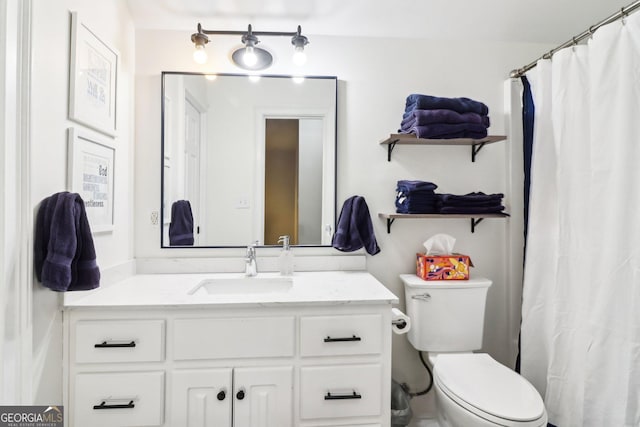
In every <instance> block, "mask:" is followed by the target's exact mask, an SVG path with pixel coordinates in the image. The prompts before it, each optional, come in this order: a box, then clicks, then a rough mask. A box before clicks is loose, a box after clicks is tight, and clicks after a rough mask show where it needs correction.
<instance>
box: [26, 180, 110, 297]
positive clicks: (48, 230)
mask: <svg viewBox="0 0 640 427" xmlns="http://www.w3.org/2000/svg"><path fill="white" fill-rule="evenodd" d="M34 264H35V270H36V277H37V278H38V280H39V281H40V282H41V283H42V284H43V285H44V286H46V287H47V288H49V289H52V290H54V291H61V292H64V291H82V290H89V289H94V288H97V287H98V286H100V269H99V268H98V265H97V263H96V251H95V247H94V245H93V237H92V236H91V228H90V227H89V220H88V219H87V213H86V211H85V207H84V201H83V200H82V198H81V197H80V195H79V194H76V193H69V192H67V191H64V192H61V193H56V194H54V195H52V196H50V197H48V198H46V199H44V200H43V201H42V202H41V203H40V208H39V209H38V213H37V216H36V230H35V239H34Z"/></svg>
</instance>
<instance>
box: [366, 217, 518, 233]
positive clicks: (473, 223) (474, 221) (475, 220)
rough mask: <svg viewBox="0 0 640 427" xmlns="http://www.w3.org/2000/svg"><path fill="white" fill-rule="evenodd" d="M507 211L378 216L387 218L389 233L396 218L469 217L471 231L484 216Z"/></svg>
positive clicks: (473, 230)
mask: <svg viewBox="0 0 640 427" xmlns="http://www.w3.org/2000/svg"><path fill="white" fill-rule="evenodd" d="M508 216H509V214H507V213H504V212H503V213H486V214H480V213H478V214H402V213H379V214H378V218H382V219H386V220H387V234H390V233H391V224H393V222H394V221H395V220H396V219H420V218H422V219H425V218H429V219H451V218H469V219H470V220H471V232H472V233H473V232H475V228H476V225H478V224H480V222H482V220H483V219H485V218H507V217H508Z"/></svg>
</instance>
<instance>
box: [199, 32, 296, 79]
mask: <svg viewBox="0 0 640 427" xmlns="http://www.w3.org/2000/svg"><path fill="white" fill-rule="evenodd" d="M210 35H239V36H242V38H241V39H240V40H241V42H242V44H243V45H244V47H242V48H239V49H236V50H235V51H234V52H233V53H232V54H231V59H232V60H233V63H234V64H235V65H237V66H238V67H240V68H242V69H244V70H250V71H258V70H264V69H265V68H268V67H269V66H270V65H271V64H272V62H273V56H272V55H271V53H269V52H268V51H267V50H266V49H262V48H260V47H257V46H256V45H257V44H258V43H260V40H259V39H258V36H285V37H291V44H292V45H293V47H294V53H293V63H294V64H296V65H303V64H304V63H305V62H306V59H307V58H306V54H305V52H304V47H305V46H306V45H308V44H309V39H308V38H307V37H305V36H303V35H302V28H301V27H300V25H298V29H297V31H295V32H274V31H255V32H254V31H253V29H252V28H251V25H249V26H248V29H247V31H246V32H245V31H224V30H205V29H203V28H202V25H200V24H198V32H197V33H194V34H192V35H191V41H192V42H193V44H194V45H195V51H194V52H193V59H194V60H195V61H196V62H197V63H199V64H204V63H205V62H207V53H206V52H205V49H204V48H205V45H206V44H207V43H209V37H208V36H210Z"/></svg>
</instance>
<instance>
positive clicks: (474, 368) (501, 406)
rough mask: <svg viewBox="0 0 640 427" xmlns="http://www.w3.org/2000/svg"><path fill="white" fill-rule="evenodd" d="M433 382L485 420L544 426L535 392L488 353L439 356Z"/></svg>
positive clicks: (538, 397)
mask: <svg viewBox="0 0 640 427" xmlns="http://www.w3.org/2000/svg"><path fill="white" fill-rule="evenodd" d="M434 380H435V383H436V386H438V387H439V388H440V389H441V391H442V392H443V393H444V394H445V395H446V396H447V397H448V398H450V399H451V400H453V401H455V402H456V403H457V404H459V405H460V406H462V407H464V408H465V409H466V410H467V411H469V412H472V413H474V414H475V415H477V416H478V417H481V418H484V419H485V420H487V421H491V422H493V423H496V424H498V425H502V426H514V427H515V426H518V427H521V426H536V427H537V426H540V425H543V424H544V425H546V416H545V409H544V403H543V402H542V398H541V397H540V395H539V394H538V392H537V391H536V389H535V388H534V387H533V386H532V385H531V383H529V382H528V381H527V380H526V379H525V378H524V377H521V376H520V375H518V374H517V373H515V372H513V371H512V370H510V369H509V368H507V367H505V366H503V365H502V364H500V363H498V362H496V361H495V360H494V359H492V358H491V356H489V355H488V354H483V353H480V354H477V353H476V354H474V353H467V354H440V355H438V357H437V358H436V363H435V366H434ZM541 421H544V423H541Z"/></svg>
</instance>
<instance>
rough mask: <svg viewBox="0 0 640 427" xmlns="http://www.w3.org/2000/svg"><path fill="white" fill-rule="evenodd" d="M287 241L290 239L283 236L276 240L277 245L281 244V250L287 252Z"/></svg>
mask: <svg viewBox="0 0 640 427" xmlns="http://www.w3.org/2000/svg"><path fill="white" fill-rule="evenodd" d="M289 239H290V237H289V236H288V235H286V234H285V235H284V236H280V237H279V238H278V243H280V242H282V248H283V249H285V250H289Z"/></svg>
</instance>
